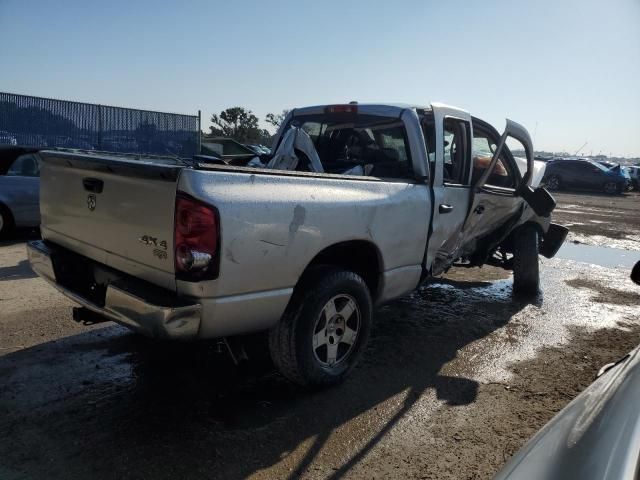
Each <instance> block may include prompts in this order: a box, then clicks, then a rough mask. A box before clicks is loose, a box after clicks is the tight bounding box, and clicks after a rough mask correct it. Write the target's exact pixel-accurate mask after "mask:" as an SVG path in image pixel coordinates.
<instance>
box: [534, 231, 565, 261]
mask: <svg viewBox="0 0 640 480" xmlns="http://www.w3.org/2000/svg"><path fill="white" fill-rule="evenodd" d="M568 233H569V229H568V228H567V227H563V226H562V225H558V224H557V223H552V224H551V225H550V226H549V230H548V231H547V233H545V234H544V236H543V237H542V238H541V240H540V246H539V248H538V250H539V252H540V255H542V256H544V257H547V258H553V257H554V256H555V255H556V253H558V250H560V247H561V246H562V244H563V243H564V241H565V239H566V238H567V234H568Z"/></svg>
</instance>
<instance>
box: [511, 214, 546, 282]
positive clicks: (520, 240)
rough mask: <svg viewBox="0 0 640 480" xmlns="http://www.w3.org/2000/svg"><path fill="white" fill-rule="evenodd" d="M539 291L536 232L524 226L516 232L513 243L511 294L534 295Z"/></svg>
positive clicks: (530, 227)
mask: <svg viewBox="0 0 640 480" xmlns="http://www.w3.org/2000/svg"><path fill="white" fill-rule="evenodd" d="M539 289H540V266H539V262H538V231H537V230H536V228H535V227H533V226H531V225H524V226H522V227H520V228H519V229H518V230H517V231H516V233H515V236H514V241H513V292H514V293H516V294H524V295H535V294H537V293H538V291H539Z"/></svg>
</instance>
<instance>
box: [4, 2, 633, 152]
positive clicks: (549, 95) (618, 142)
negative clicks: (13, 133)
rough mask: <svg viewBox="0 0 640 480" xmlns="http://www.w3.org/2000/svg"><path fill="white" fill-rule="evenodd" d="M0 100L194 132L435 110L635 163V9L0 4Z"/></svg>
mask: <svg viewBox="0 0 640 480" xmlns="http://www.w3.org/2000/svg"><path fill="white" fill-rule="evenodd" d="M0 91H8V92H12V93H24V94H30V95H39V96H51V97H58V98H66V99H73V100H80V101H88V102H97V103H103V104H113V105H120V106H130V107H138V108H144V109H152V110H162V111H174V112H180V113H192V112H196V111H197V110H198V109H201V110H202V113H203V117H204V118H207V119H208V118H209V117H210V116H211V114H212V113H214V112H219V111H220V110H222V109H224V108H226V107H230V106H235V105H240V106H244V107H247V108H250V109H251V110H253V111H254V113H256V114H257V115H258V116H259V117H260V118H263V117H264V115H265V114H266V113H268V112H278V111H280V110H282V109H283V108H290V107H294V106H302V105H309V104H318V103H338V102H345V101H349V100H358V101H360V102H375V101H381V102H407V103H421V104H426V103H429V102H431V101H440V102H445V103H449V104H452V105H456V106H459V107H462V108H465V109H468V110H470V111H471V112H472V113H473V114H475V115H478V116H480V117H482V118H484V119H486V120H488V121H490V122H492V123H493V124H494V125H495V126H496V127H497V128H498V129H502V128H503V126H504V118H505V117H506V116H508V117H510V118H512V119H514V120H516V121H519V122H521V123H523V124H524V125H525V126H526V127H527V128H528V129H529V131H530V132H531V134H532V135H534V134H535V135H534V136H535V143H536V148H537V149H545V150H555V151H560V150H566V151H569V152H573V151H575V150H577V149H578V148H579V147H580V146H581V145H582V144H583V143H584V142H585V141H587V142H589V143H588V145H587V146H586V147H585V149H584V150H583V153H586V154H589V153H590V152H593V154H597V153H599V152H602V153H604V154H609V153H612V154H613V155H624V156H640V0H612V1H610V2H604V1H595V0H581V1H578V0H562V1H561V0H537V1H525V0H521V1H502V0H501V1H484V2H480V1H471V0H469V1H462V0H458V1H456V0H454V1H447V2H444V1H438V2H436V1H419V0H414V1H410V0H395V1H388V0H387V1H376V0H368V1H366V0H354V1H347V0H342V1H340V0H324V1H322V2H306V1H303V0H298V1H252V2H249V1H242V0H237V1H234V2H230V1H227V2H221V1H201V2H198V1H186V0H185V1H181V2H178V1H175V2H163V1H160V0H157V1H147V0H140V1H134V0H129V1H120V0H110V1H107V2H105V1H102V2H95V1H89V0H84V1H64V0H60V1H56V2H52V1H35V0H34V1H30V0H0ZM203 123H204V125H205V126H206V125H207V123H205V122H203Z"/></svg>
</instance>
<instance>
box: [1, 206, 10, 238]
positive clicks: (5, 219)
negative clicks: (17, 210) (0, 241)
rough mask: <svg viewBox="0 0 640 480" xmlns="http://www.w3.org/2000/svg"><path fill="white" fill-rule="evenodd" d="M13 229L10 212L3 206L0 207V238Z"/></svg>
mask: <svg viewBox="0 0 640 480" xmlns="http://www.w3.org/2000/svg"><path fill="white" fill-rule="evenodd" d="M12 229H13V218H12V217H11V212H10V211H9V209H8V208H6V207H5V206H4V205H0V238H3V237H6V236H7V235H8V234H9V232H11V230H12Z"/></svg>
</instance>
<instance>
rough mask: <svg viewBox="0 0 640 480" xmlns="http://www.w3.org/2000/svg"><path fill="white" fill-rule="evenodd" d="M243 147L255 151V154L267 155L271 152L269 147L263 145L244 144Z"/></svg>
mask: <svg viewBox="0 0 640 480" xmlns="http://www.w3.org/2000/svg"><path fill="white" fill-rule="evenodd" d="M245 147H248V148H250V149H251V150H253V151H254V152H256V155H269V154H270V153H271V149H270V148H268V147H265V146H264V145H256V144H245Z"/></svg>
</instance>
